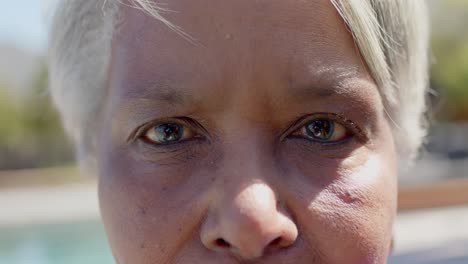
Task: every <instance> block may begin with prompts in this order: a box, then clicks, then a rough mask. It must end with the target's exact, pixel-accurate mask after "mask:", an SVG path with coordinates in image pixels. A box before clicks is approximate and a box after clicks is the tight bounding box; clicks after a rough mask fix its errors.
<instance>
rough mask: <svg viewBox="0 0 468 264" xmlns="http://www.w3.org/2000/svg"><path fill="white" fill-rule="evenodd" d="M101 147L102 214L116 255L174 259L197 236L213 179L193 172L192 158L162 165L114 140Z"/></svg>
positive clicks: (141, 260) (143, 259)
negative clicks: (207, 192)
mask: <svg viewBox="0 0 468 264" xmlns="http://www.w3.org/2000/svg"><path fill="white" fill-rule="evenodd" d="M100 150H101V153H100V161H99V165H100V177H99V200H100V206H101V213H102V218H103V221H104V224H105V227H106V231H107V235H108V238H109V242H110V245H111V247H112V250H113V253H114V255H115V256H116V258H117V260H121V263H147V261H148V260H152V261H156V263H167V262H171V258H173V257H174V255H175V254H176V252H177V251H178V250H180V248H182V247H183V246H184V245H185V244H186V243H189V242H190V241H191V240H193V230H194V229H195V228H196V227H197V226H199V222H200V221H201V219H202V218H203V214H204V212H205V209H204V208H206V203H207V201H206V198H205V197H206V196H207V194H206V190H205V189H204V188H205V186H209V185H210V181H211V180H210V178H209V177H208V176H201V175H198V174H194V173H193V171H194V170H193V169H194V166H195V165H194V164H191V163H190V161H187V163H186V164H185V165H183V166H182V164H178V165H177V166H171V165H168V164H159V163H157V162H156V163H155V162H152V161H149V160H146V159H139V158H135V156H134V155H133V154H132V151H130V150H128V149H124V148H120V147H117V146H115V145H112V144H108V145H106V144H103V147H101V148H100ZM199 166H206V165H205V164H199ZM203 175H208V174H206V173H205V174H203Z"/></svg>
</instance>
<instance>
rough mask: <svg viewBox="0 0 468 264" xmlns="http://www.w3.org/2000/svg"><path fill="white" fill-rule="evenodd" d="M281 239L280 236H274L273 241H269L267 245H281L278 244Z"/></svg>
mask: <svg viewBox="0 0 468 264" xmlns="http://www.w3.org/2000/svg"><path fill="white" fill-rule="evenodd" d="M281 240H282V238H281V237H277V238H275V239H274V240H273V241H271V242H270V244H269V246H273V247H275V246H281V245H280V244H281Z"/></svg>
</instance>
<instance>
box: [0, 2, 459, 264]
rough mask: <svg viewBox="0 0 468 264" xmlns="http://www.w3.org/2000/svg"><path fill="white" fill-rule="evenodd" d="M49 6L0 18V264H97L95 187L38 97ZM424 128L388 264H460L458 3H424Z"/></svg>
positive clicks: (12, 6) (104, 261) (8, 5)
mask: <svg viewBox="0 0 468 264" xmlns="http://www.w3.org/2000/svg"><path fill="white" fill-rule="evenodd" d="M53 2H54V1H53V0H42V1H41V0H31V1H3V2H2V9H0V264H56V263H60V264H62V263H72V264H73V263H99V264H110V263H113V260H112V258H111V255H110V251H109V249H108V246H107V244H106V240H105V236H104V232H103V229H102V225H101V223H100V222H99V212H98V205H97V198H96V190H95V189H96V183H95V179H94V178H93V177H90V176H83V175H80V174H79V172H78V170H77V169H76V165H75V162H74V161H73V156H74V155H73V152H72V148H71V145H70V143H69V142H68V141H67V139H66V137H65V136H64V134H63V132H62V129H61V125H60V123H59V118H58V116H57V114H56V113H55V112H54V109H53V107H52V106H51V103H50V99H49V96H48V92H47V78H48V73H47V64H46V46H47V28H48V23H49V21H48V20H47V18H48V17H50V12H51V10H52V7H53V4H54V3H53ZM428 3H429V5H430V10H431V21H432V29H433V32H432V40H431V41H432V57H431V61H432V69H431V86H432V89H433V91H432V92H431V95H430V96H429V97H430V98H429V100H430V102H431V107H432V114H431V116H433V117H434V120H435V121H434V122H433V124H432V127H431V129H430V134H429V137H428V142H427V144H426V145H425V147H424V150H423V151H422V153H421V157H420V160H419V161H418V162H417V164H416V166H415V167H414V168H413V169H412V170H410V171H408V172H405V173H402V174H401V175H400V193H399V214H398V218H397V221H396V224H395V252H394V256H393V257H392V258H391V259H390V263H392V264H396V263H401V264H406V263H408V264H409V263H411V264H418V263H429V264H442V263H445V264H455V263H465V264H466V263H468V89H467V86H468V1H466V0H430V1H428Z"/></svg>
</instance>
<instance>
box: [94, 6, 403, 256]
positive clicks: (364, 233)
mask: <svg viewBox="0 0 468 264" xmlns="http://www.w3.org/2000/svg"><path fill="white" fill-rule="evenodd" d="M169 7H170V9H171V10H177V12H174V13H169V14H167V18H168V19H169V20H170V21H171V22H173V23H174V24H176V25H178V26H180V27H181V28H183V29H184V31H185V32H187V33H188V34H190V35H191V36H193V37H194V39H196V40H197V42H198V43H199V45H193V44H191V43H189V42H188V41H186V40H184V39H183V38H181V37H180V36H179V35H177V34H176V33H174V32H173V31H171V30H170V29H168V28H167V27H165V26H164V25H162V24H161V23H160V22H158V21H156V20H154V19H152V18H150V17H147V16H145V15H144V14H143V13H142V12H140V11H138V10H134V9H131V8H126V7H125V8H123V10H122V14H121V24H120V28H119V32H118V33H117V35H116V36H115V38H114V41H113V52H112V60H111V67H110V72H109V82H108V85H109V87H108V96H107V101H106V110H105V120H106V122H104V124H103V125H102V127H101V131H100V132H101V133H100V135H101V136H100V140H99V146H98V147H99V164H100V183H99V195H100V202H101V210H102V214H103V219H104V223H105V226H106V229H107V233H108V237H109V241H110V244H111V247H112V250H113V253H114V255H115V257H116V259H117V261H118V263H121V264H122V263H131V264H140V263H244V262H246V261H248V262H249V263H339V264H341V263H350V264H361V263H385V262H386V257H387V255H388V253H389V247H390V241H391V226H392V222H393V217H394V215H395V210H396V172H395V161H394V159H395V150H394V143H393V138H392V134H391V132H390V127H389V124H388V123H387V120H386V118H385V115H384V111H383V107H382V103H381V98H380V95H379V93H378V90H377V87H376V85H375V83H374V81H373V79H372V77H371V76H370V74H369V72H368V71H367V68H366V66H365V65H364V64H363V61H362V59H361V58H360V56H359V52H358V50H356V47H355V45H354V43H353V40H352V37H351V35H350V33H349V32H348V31H347V29H346V27H345V25H344V23H343V21H342V20H341V18H340V17H339V15H338V14H337V12H336V10H335V9H334V7H333V6H332V4H331V3H330V2H329V1H327V0H317V1H289V2H285V1H248V0H238V1H215V0H196V1H194V0H174V1H171V2H170V4H169Z"/></svg>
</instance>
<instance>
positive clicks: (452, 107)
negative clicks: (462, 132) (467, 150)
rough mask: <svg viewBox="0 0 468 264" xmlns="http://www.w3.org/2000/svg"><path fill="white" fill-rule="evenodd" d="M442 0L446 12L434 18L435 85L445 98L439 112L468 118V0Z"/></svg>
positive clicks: (446, 117) (442, 115)
mask: <svg viewBox="0 0 468 264" xmlns="http://www.w3.org/2000/svg"><path fill="white" fill-rule="evenodd" d="M438 4H442V5H444V12H443V13H442V12H441V15H440V16H438V17H435V18H433V29H434V31H433V34H432V55H433V57H434V64H433V65H432V69H431V81H432V86H433V88H435V89H436V90H438V91H440V93H441V98H442V100H441V102H442V106H441V109H440V111H439V113H438V116H439V118H442V119H444V120H448V121H461V120H468V27H467V26H466V25H468V16H467V15H468V1H465V0H463V1H458V0H451V1H444V2H442V1H440V2H438ZM449 13H450V15H448V14H449Z"/></svg>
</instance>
